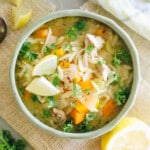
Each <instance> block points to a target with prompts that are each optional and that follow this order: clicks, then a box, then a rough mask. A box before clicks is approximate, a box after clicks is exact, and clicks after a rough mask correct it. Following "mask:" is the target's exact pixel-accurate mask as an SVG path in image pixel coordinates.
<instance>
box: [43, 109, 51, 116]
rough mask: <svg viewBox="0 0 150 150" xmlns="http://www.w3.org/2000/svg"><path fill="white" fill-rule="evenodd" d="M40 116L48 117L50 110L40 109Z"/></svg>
mask: <svg viewBox="0 0 150 150" xmlns="http://www.w3.org/2000/svg"><path fill="white" fill-rule="evenodd" d="M42 116H43V118H48V117H50V111H49V110H48V109H46V108H44V109H43V111H42Z"/></svg>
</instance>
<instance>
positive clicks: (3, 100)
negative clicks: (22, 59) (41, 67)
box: [0, 0, 150, 150]
mask: <svg viewBox="0 0 150 150" xmlns="http://www.w3.org/2000/svg"><path fill="white" fill-rule="evenodd" d="M26 2H30V3H31V5H30V6H31V7H32V9H33V17H32V19H31V21H30V23H29V24H28V25H27V26H30V25H31V24H33V23H35V22H36V21H37V20H39V18H40V17H42V16H45V15H46V14H47V13H49V12H52V11H54V9H55V7H54V5H52V4H51V3H49V2H48V1H46V0H26ZM82 9H84V10H89V11H94V12H96V13H98V14H101V15H104V16H107V17H110V18H112V19H113V20H114V21H116V22H117V23H118V24H119V25H120V26H121V27H122V28H123V29H124V30H125V31H127V32H128V34H129V35H130V36H131V38H132V39H133V42H134V43H135V45H136V47H137V50H138V52H139V56H140V66H141V73H142V82H141V86H140V89H139V92H138V95H137V98H136V102H135V105H134V107H133V108H132V109H131V111H130V112H129V114H128V115H129V116H135V117H138V118H140V119H142V120H144V121H145V122H146V123H148V124H149V125H150V117H149V115H150V101H149V100H150V92H149V91H150V84H149V83H150V78H149V75H150V43H149V42H148V41H146V40H145V39H143V38H142V37H141V36H139V35H138V34H136V33H135V32H133V31H131V30H130V29H129V28H127V27H126V26H125V25H123V24H122V23H121V22H119V21H118V20H116V19H115V18H114V17H113V16H112V15H110V14H109V13H107V12H106V11H104V10H103V9H102V8H100V7H99V6H98V5H95V4H92V3H91V2H87V3H85V4H84V5H83V6H82ZM0 15H1V16H3V17H4V18H5V19H6V22H7V24H8V34H7V37H6V38H5V40H4V41H3V43H1V44H0V116H1V117H2V118H3V119H4V120H6V121H7V123H8V124H9V125H10V126H11V127H12V128H13V129H15V130H16V131H17V132H18V133H19V134H20V135H21V136H22V137H23V138H25V139H26V140H27V141H28V142H29V144H30V145H31V146H32V147H33V148H34V149H35V150H50V149H52V150H59V149H61V150H100V137H98V138H95V139H92V140H78V139H63V138H58V137H55V136H53V135H51V134H49V133H46V132H45V131H43V130H41V129H39V128H38V127H36V126H35V125H34V124H32V123H31V122H30V121H29V120H28V119H27V118H26V117H25V116H24V114H23V113H22V112H21V110H20V108H19V107H18V105H17V104H16V101H15V99H14V97H13V94H12V92H11V88H10V81H9V66H10V62H11V57H12V55H13V52H14V49H15V45H16V43H17V40H18V38H19V36H20V35H21V34H22V32H23V31H24V30H25V29H26V27H27V26H26V27H24V28H23V29H21V30H17V31H13V30H12V28H11V5H10V4H8V3H7V2H6V1H5V0H0Z"/></svg>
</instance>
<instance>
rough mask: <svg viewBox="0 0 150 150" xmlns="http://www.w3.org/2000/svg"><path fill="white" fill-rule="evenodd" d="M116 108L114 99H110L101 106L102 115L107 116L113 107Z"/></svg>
mask: <svg viewBox="0 0 150 150" xmlns="http://www.w3.org/2000/svg"><path fill="white" fill-rule="evenodd" d="M116 108H117V105H116V103H115V101H114V100H112V99H110V100H109V101H108V102H107V103H106V105H105V106H104V107H103V110H102V113H103V117H109V116H110V115H111V114H112V112H114V111H115V109H116Z"/></svg>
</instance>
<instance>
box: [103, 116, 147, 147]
mask: <svg viewBox="0 0 150 150" xmlns="http://www.w3.org/2000/svg"><path fill="white" fill-rule="evenodd" d="M101 148H102V150H150V127H149V126H148V125H146V124H145V123H144V122H143V121H141V120H139V119H137V118H132V117H126V118H124V119H123V120H121V121H120V123H119V124H118V125H117V126H116V127H115V128H114V129H113V130H112V131H110V132H109V133H107V134H105V135H103V136H102V137H101Z"/></svg>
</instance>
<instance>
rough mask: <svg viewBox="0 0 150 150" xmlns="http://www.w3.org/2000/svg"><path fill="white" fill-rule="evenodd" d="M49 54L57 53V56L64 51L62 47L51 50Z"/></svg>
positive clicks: (61, 54)
mask: <svg viewBox="0 0 150 150" xmlns="http://www.w3.org/2000/svg"><path fill="white" fill-rule="evenodd" d="M51 54H55V55H57V56H58V57H61V56H63V55H64V54H65V51H64V49H63V48H59V49H55V50H53V51H52V52H51Z"/></svg>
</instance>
